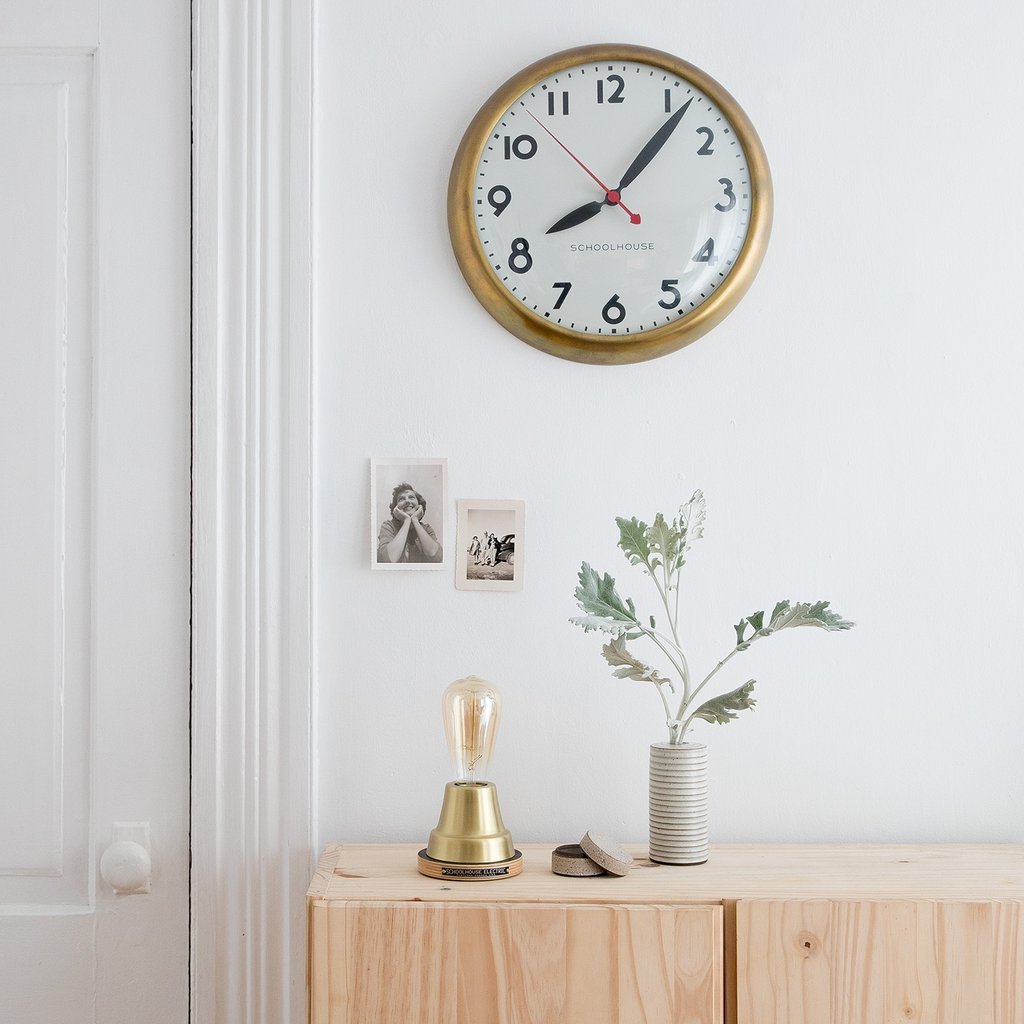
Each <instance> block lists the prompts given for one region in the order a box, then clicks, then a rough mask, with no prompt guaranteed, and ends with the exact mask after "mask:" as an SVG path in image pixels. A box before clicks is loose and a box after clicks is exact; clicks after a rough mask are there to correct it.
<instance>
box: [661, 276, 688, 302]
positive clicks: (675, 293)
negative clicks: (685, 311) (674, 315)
mask: <svg viewBox="0 0 1024 1024" xmlns="http://www.w3.org/2000/svg"><path fill="white" fill-rule="evenodd" d="M677 284H679V279H678V278H674V279H673V280H671V281H669V280H665V281H662V282H661V290H662V291H663V292H667V293H668V294H669V295H671V296H672V301H671V302H666V301H665V300H664V299H662V300H661V301H660V302H659V303H658V305H659V306H661V308H662V309H675V308H676V306H678V305H679V303H680V302H682V301H683V297H682V295H680V294H679V289H678V288H676V287H675V285H677Z"/></svg>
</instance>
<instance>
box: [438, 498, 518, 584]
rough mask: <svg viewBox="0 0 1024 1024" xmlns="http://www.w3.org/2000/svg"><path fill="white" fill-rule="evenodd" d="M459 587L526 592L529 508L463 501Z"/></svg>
mask: <svg viewBox="0 0 1024 1024" xmlns="http://www.w3.org/2000/svg"><path fill="white" fill-rule="evenodd" d="M458 509H459V523H458V531H457V536H456V545H457V552H456V559H455V586H456V587H458V588H459V589H460V590H522V588H523V560H524V538H523V528H524V523H525V519H526V505H525V503H524V502H522V501H505V500H496V499H488V498H480V499H460V500H459V503H458Z"/></svg>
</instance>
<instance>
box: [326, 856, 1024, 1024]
mask: <svg viewBox="0 0 1024 1024" xmlns="http://www.w3.org/2000/svg"><path fill="white" fill-rule="evenodd" d="M416 850H417V847H416V846H330V847H328V849H327V851H326V852H325V854H324V856H323V858H322V860H321V862H320V866H319V868H318V870H317V873H316V876H315V877H314V879H313V882H312V885H311V886H310V889H309V929H310V931H309V940H310V941H309V951H310V952H309V955H310V974H309V982H310V1020H311V1022H312V1024H371V1022H372V1024H632V1022H637V1024H897V1022H900V1024H906V1022H908V1021H909V1022H913V1024H929V1022H934V1024H1024V847H1020V846H931V847H920V846H918V847H910V846H832V847H828V846H716V847H713V848H712V855H711V858H710V860H709V861H708V863H707V864H704V865H700V866H698V867H668V866H663V865H656V864H652V863H651V862H650V861H647V860H645V859H643V857H642V856H641V855H642V853H643V852H644V851H642V850H640V849H636V850H635V851H634V852H635V854H636V855H637V856H638V860H637V863H636V866H635V867H634V869H633V871H632V872H631V873H630V874H629V875H628V876H627V877H625V878H613V877H611V876H602V877H599V878H585V879H575V878H561V877H559V876H557V875H554V874H552V873H551V871H550V863H551V847H549V846H526V847H523V853H524V857H525V861H526V863H525V868H524V871H523V873H522V874H521V875H520V876H518V877H517V878H511V879H500V880H495V881H489V882H446V881H443V880H437V879H429V878H426V877H424V876H422V875H420V874H419V873H418V872H417V870H416V863H415V856H416Z"/></svg>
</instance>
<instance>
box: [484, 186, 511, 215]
mask: <svg viewBox="0 0 1024 1024" xmlns="http://www.w3.org/2000/svg"><path fill="white" fill-rule="evenodd" d="M487 202H489V203H490V204H491V209H493V210H494V216H495V217H500V216H501V215H502V214H503V213H504V212H505V207H506V206H508V204H509V203H511V202H512V190H511V189H510V188H509V187H508V186H507V185H495V186H494V188H492V189H491V191H490V192H488V193H487Z"/></svg>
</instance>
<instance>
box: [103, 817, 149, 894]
mask: <svg viewBox="0 0 1024 1024" xmlns="http://www.w3.org/2000/svg"><path fill="white" fill-rule="evenodd" d="M138 839H142V840H143V841H144V842H146V845H147V846H148V844H149V843H148V841H149V825H148V823H147V824H145V825H143V824H142V823H137V824H135V825H115V826H114V842H112V843H111V844H110V846H108V847H107V848H106V849H105V850H104V851H103V856H102V857H101V858H100V876H101V877H102V879H103V881H104V882H106V883H107V885H109V886H110V887H111V889H113V890H114V892H116V893H125V894H127V893H143V892H149V891H150V883H151V881H152V877H153V862H152V860H151V859H150V856H149V850H147V849H146V846H143V845H142V843H140V842H137V840H138Z"/></svg>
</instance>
